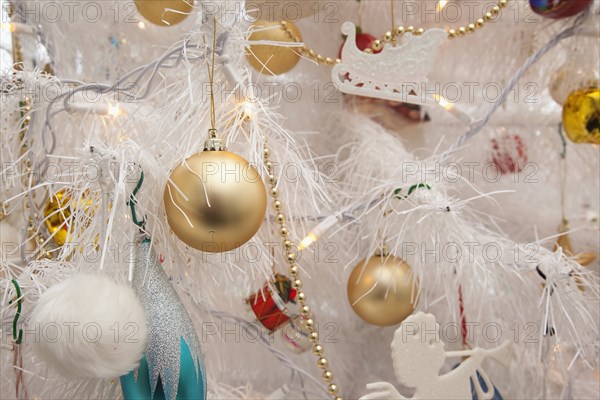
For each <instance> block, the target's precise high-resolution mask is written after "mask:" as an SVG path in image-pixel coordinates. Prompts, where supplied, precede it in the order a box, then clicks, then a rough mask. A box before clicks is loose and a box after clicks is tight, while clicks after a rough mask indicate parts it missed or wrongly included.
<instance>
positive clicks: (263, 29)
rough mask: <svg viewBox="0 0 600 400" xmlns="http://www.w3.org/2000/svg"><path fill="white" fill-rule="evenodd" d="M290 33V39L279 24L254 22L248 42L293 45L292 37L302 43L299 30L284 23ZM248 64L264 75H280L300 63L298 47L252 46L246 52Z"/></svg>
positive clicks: (261, 21) (290, 23)
mask: <svg viewBox="0 0 600 400" xmlns="http://www.w3.org/2000/svg"><path fill="white" fill-rule="evenodd" d="M286 27H287V28H288V29H289V30H290V32H291V33H292V35H293V36H292V37H290V36H289V35H288V34H287V32H286V31H285V30H284V29H283V28H282V27H281V25H280V23H279V22H269V21H263V20H259V21H256V22H255V23H254V24H253V25H252V28H251V29H254V30H255V31H254V32H252V33H251V34H250V37H249V38H248V40H250V41H257V40H270V41H274V42H289V43H294V37H295V38H298V40H299V41H302V36H301V35H300V30H299V29H298V27H297V26H296V25H294V24H293V23H292V22H286ZM247 52H248V54H247V56H246V57H247V59H248V63H249V64H250V66H252V68H254V69H255V70H257V71H259V72H261V73H263V74H266V75H280V74H283V73H286V72H288V71H289V70H291V69H292V68H294V66H295V65H296V64H297V63H298V61H300V47H286V46H280V45H277V46H274V45H268V44H252V45H250V46H249V49H248V50H247Z"/></svg>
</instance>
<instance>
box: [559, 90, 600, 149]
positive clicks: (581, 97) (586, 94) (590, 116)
mask: <svg viewBox="0 0 600 400" xmlns="http://www.w3.org/2000/svg"><path fill="white" fill-rule="evenodd" d="M562 123H563V128H564V130H565V133H566V134H567V137H568V138H569V139H571V140H572V141H573V142H575V143H592V144H600V91H599V90H598V88H597V87H593V88H588V89H580V90H576V91H574V92H572V93H571V94H570V95H569V98H568V99H567V101H566V102H565V105H564V106H563V114H562Z"/></svg>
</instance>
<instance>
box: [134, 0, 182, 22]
mask: <svg viewBox="0 0 600 400" xmlns="http://www.w3.org/2000/svg"><path fill="white" fill-rule="evenodd" d="M193 4H194V1H193V0H135V6H136V7H137V9H138V12H139V13H140V14H141V15H142V16H143V17H144V18H146V19H147V20H148V21H149V22H151V23H153V24H155V25H160V26H171V25H177V24H178V23H180V22H181V21H183V20H184V19H186V18H187V16H188V15H189V14H190V13H191V12H192V9H193V7H192V6H193Z"/></svg>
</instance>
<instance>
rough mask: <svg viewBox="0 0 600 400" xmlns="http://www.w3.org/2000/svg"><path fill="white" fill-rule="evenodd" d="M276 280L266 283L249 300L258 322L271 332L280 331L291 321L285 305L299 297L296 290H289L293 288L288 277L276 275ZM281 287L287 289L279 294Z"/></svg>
mask: <svg viewBox="0 0 600 400" xmlns="http://www.w3.org/2000/svg"><path fill="white" fill-rule="evenodd" d="M275 279H276V282H274V283H271V282H266V283H265V284H264V286H263V289H262V291H258V292H256V293H254V294H253V295H251V296H250V297H249V298H248V304H249V305H250V308H252V312H254V315H255V316H256V318H257V319H258V321H259V322H260V323H261V324H262V325H263V326H264V327H265V328H267V329H268V330H270V331H271V332H274V331H276V330H277V329H279V328H280V327H281V326H282V325H283V324H284V323H286V322H287V321H288V320H289V319H290V317H289V316H288V311H287V309H286V307H285V305H286V304H287V303H289V302H290V301H293V300H294V298H295V297H296V295H297V292H296V290H295V289H289V290H287V288H289V287H290V286H291V281H290V280H289V279H288V278H287V277H285V276H283V275H280V274H276V275H275ZM273 286H275V287H273ZM279 287H281V288H286V289H284V290H283V293H279V290H280V289H279ZM286 292H287V293H286Z"/></svg>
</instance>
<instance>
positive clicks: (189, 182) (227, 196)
mask: <svg viewBox="0 0 600 400" xmlns="http://www.w3.org/2000/svg"><path fill="white" fill-rule="evenodd" d="M164 203H165V210H166V212H167V219H168V221H169V225H170V226H171V229H172V230H173V232H174V233H175V234H176V235H177V237H179V239H181V240H182V241H183V242H184V243H186V244H187V245H189V246H191V247H193V248H195V249H198V250H201V251H206V252H209V253H219V252H223V251H229V250H232V249H235V248H237V247H239V246H241V245H243V244H244V243H246V242H247V241H248V240H250V239H251V238H252V236H254V234H256V232H257V231H258V229H259V228H260V226H261V224H262V222H263V219H264V217H265V213H266V210H267V192H266V190H265V185H264V183H263V181H262V179H261V177H260V175H259V173H258V171H257V170H256V169H255V168H254V167H253V166H251V165H250V164H249V163H248V161H246V160H245V159H244V158H242V157H240V156H238V155H237V154H234V153H230V152H228V151H203V152H201V153H196V154H194V155H193V156H191V157H190V158H188V159H187V160H185V161H184V162H183V163H182V164H181V165H179V166H178V167H177V168H175V170H174V171H173V173H172V174H171V179H170V181H169V182H167V185H166V186H165V192H164Z"/></svg>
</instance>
